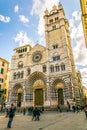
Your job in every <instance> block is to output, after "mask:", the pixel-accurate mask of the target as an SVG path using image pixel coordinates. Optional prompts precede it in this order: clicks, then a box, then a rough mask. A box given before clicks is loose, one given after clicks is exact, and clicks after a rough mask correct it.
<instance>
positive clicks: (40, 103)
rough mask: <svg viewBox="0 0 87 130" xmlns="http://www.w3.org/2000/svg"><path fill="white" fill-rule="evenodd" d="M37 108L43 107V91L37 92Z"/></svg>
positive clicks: (38, 90) (37, 90)
mask: <svg viewBox="0 0 87 130" xmlns="http://www.w3.org/2000/svg"><path fill="white" fill-rule="evenodd" d="M35 106H43V89H36V90H35Z"/></svg>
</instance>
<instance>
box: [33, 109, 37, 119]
mask: <svg viewBox="0 0 87 130" xmlns="http://www.w3.org/2000/svg"><path fill="white" fill-rule="evenodd" d="M36 113H37V108H34V110H33V117H32V120H34V119H35V120H36Z"/></svg>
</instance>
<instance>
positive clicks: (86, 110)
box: [84, 105, 87, 118]
mask: <svg viewBox="0 0 87 130" xmlns="http://www.w3.org/2000/svg"><path fill="white" fill-rule="evenodd" d="M84 112H85V116H86V118H87V105H86V106H85V108H84Z"/></svg>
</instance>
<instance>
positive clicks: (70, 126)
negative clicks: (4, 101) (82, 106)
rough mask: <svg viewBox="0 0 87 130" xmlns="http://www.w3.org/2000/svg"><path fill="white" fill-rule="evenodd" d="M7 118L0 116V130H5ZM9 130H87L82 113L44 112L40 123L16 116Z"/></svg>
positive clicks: (19, 115)
mask: <svg viewBox="0 0 87 130" xmlns="http://www.w3.org/2000/svg"><path fill="white" fill-rule="evenodd" d="M7 122H8V118H6V117H5V116H4V115H1V116H0V130H7V129H8V128H6V127H7ZM11 130H87V119H86V118H85V114H84V112H80V113H72V112H64V113H58V112H44V113H42V114H41V117H40V121H32V116H29V115H25V116H24V115H22V114H17V115H16V116H15V117H14V120H13V124H12V128H11Z"/></svg>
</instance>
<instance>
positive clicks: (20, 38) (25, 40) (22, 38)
mask: <svg viewBox="0 0 87 130" xmlns="http://www.w3.org/2000/svg"><path fill="white" fill-rule="evenodd" d="M14 40H15V42H18V43H19V46H22V45H26V44H30V43H31V44H32V40H31V39H30V38H29V37H28V36H27V33H26V32H23V31H20V32H19V33H18V34H17V35H16V36H15V38H14Z"/></svg>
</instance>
